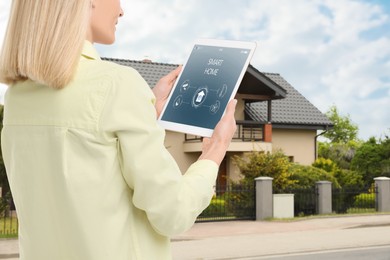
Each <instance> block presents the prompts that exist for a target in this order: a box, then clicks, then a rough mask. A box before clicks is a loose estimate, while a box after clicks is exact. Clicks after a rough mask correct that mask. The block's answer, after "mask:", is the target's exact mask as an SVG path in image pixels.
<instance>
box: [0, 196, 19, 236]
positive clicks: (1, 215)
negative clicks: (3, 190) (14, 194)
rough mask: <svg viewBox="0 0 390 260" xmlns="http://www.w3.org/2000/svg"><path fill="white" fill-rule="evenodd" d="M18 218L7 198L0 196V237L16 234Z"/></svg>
mask: <svg viewBox="0 0 390 260" xmlns="http://www.w3.org/2000/svg"><path fill="white" fill-rule="evenodd" d="M18 226H19V222H18V218H17V216H16V213H15V210H14V208H13V205H12V204H11V203H10V200H9V199H5V198H1V197H0V238H10V237H16V236H18Z"/></svg>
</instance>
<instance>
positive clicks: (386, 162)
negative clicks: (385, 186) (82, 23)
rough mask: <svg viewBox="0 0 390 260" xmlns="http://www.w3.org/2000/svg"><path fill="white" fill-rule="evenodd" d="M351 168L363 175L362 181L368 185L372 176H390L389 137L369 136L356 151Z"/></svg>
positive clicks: (371, 180)
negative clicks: (377, 137)
mask: <svg viewBox="0 0 390 260" xmlns="http://www.w3.org/2000/svg"><path fill="white" fill-rule="evenodd" d="M351 168H352V169H353V170H355V171H357V172H358V173H360V174H361V175H362V176H363V180H364V183H365V184H366V185H369V184H371V183H372V182H373V178H375V177H380V176H386V177H390V139H389V137H388V136H385V137H384V138H383V139H379V140H377V139H376V138H375V137H371V138H370V139H369V140H368V141H366V142H364V143H363V144H362V145H361V146H360V147H359V148H358V149H357V151H356V154H355V156H354V158H353V160H352V163H351Z"/></svg>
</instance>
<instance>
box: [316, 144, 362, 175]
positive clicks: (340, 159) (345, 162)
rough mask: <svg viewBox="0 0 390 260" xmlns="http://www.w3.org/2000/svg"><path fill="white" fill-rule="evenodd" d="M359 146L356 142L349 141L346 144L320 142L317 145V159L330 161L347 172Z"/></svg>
mask: <svg viewBox="0 0 390 260" xmlns="http://www.w3.org/2000/svg"><path fill="white" fill-rule="evenodd" d="M359 145H360V144H359V143H358V142H356V141H349V142H348V143H322V142H320V143H319V145H318V157H319V158H325V159H330V160H331V161H333V162H334V163H336V164H337V166H338V167H339V168H341V169H345V170H349V169H350V168H351V162H352V159H353V157H354V156H355V152H356V149H357V148H358V147H359Z"/></svg>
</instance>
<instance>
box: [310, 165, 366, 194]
mask: <svg viewBox="0 0 390 260" xmlns="http://www.w3.org/2000/svg"><path fill="white" fill-rule="evenodd" d="M312 166H313V167H316V168H319V169H322V170H325V171H327V172H328V173H330V174H331V175H332V176H333V177H334V178H335V179H336V180H337V183H338V184H339V186H340V187H342V188H349V187H354V188H361V187H363V184H364V183H363V178H362V175H361V174H358V173H357V172H354V171H350V170H347V169H341V168H340V167H338V165H337V164H336V163H335V162H333V161H332V160H330V159H325V158H318V159H317V160H316V161H315V162H314V163H313V164H312Z"/></svg>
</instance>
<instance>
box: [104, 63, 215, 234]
mask: <svg viewBox="0 0 390 260" xmlns="http://www.w3.org/2000/svg"><path fill="white" fill-rule="evenodd" d="M115 82H116V83H115ZM153 100H154V95H153V93H152V91H151V90H150V88H149V86H148V85H147V83H146V82H145V81H144V79H143V78H142V77H141V76H140V75H139V74H138V73H137V72H136V71H135V70H132V69H128V68H126V70H125V72H124V71H122V72H121V73H118V75H117V76H116V79H115V81H114V84H113V85H112V86H111V88H110V90H109V91H108V96H107V101H106V105H105V112H104V113H103V115H102V119H101V122H102V127H104V128H105V133H106V136H107V138H113V139H116V141H117V150H118V156H119V160H120V164H121V168H122V174H123V176H124V179H125V181H126V182H127V184H128V186H129V187H130V189H132V190H133V203H134V205H135V206H136V207H137V208H139V209H141V210H143V211H144V212H145V213H146V215H147V218H148V220H149V222H150V223H151V225H152V226H153V228H154V229H155V230H156V231H157V232H158V233H160V234H162V235H165V236H172V235H175V234H178V233H181V232H184V231H185V230H187V229H189V228H190V227H191V226H192V225H193V223H194V222H195V220H196V218H197V216H198V215H199V214H200V213H201V212H202V211H203V210H204V209H205V208H206V207H207V206H208V205H209V203H210V200H211V198H212V196H213V194H214V190H213V186H214V184H215V180H216V177H217V173H218V166H217V164H216V163H215V162H213V161H210V160H199V161H197V162H195V163H194V164H192V165H191V166H190V167H189V169H188V170H187V172H186V173H185V174H184V175H182V173H181V172H180V169H179V167H178V166H177V164H176V162H175V160H174V159H173V157H172V156H171V155H170V153H169V152H168V151H167V149H166V148H165V146H164V138H165V130H164V129H162V128H161V127H160V126H159V125H158V123H157V120H156V110H155V107H154V104H153Z"/></svg>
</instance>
